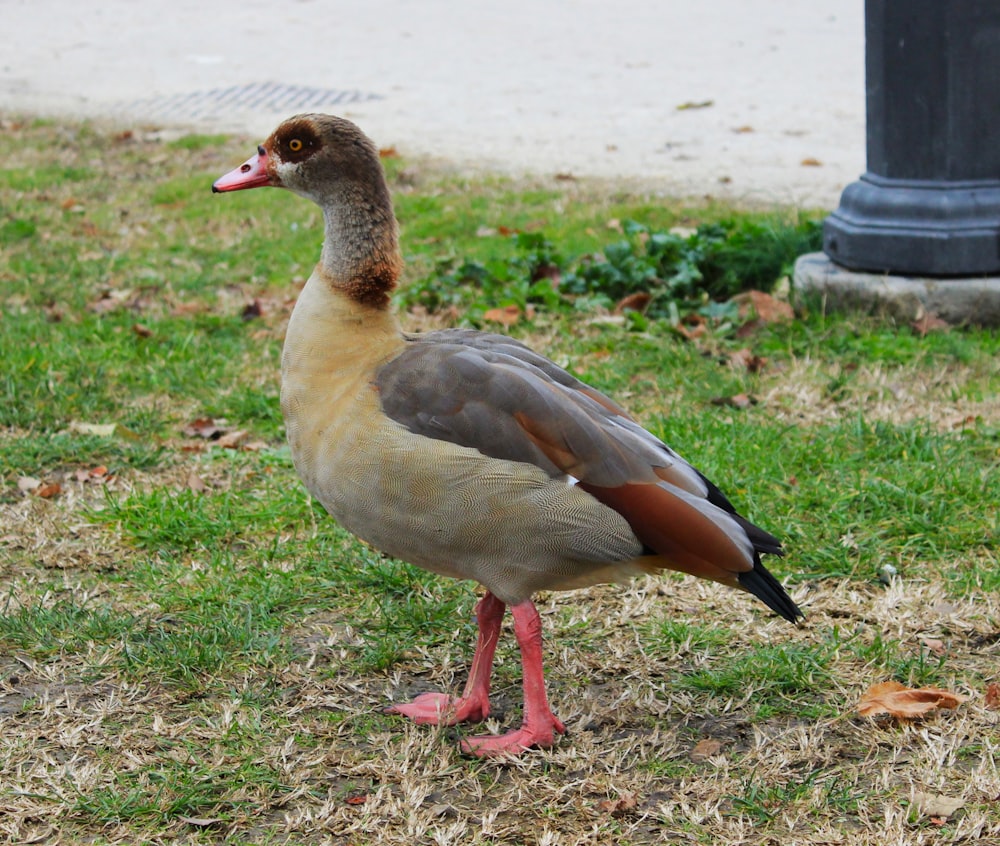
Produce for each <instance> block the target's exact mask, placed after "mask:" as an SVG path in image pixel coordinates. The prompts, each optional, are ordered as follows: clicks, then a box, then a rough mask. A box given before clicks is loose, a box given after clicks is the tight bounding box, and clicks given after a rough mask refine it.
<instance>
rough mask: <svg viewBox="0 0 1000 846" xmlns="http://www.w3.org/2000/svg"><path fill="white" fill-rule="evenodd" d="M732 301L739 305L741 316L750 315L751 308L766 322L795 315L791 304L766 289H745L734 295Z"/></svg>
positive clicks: (789, 318)
mask: <svg viewBox="0 0 1000 846" xmlns="http://www.w3.org/2000/svg"><path fill="white" fill-rule="evenodd" d="M732 301H733V302H734V303H737V304H738V305H739V307H740V317H741V318H743V319H746V318H747V317H749V316H750V311H751V309H752V310H753V311H754V313H755V314H756V315H757V317H758V318H760V319H761V320H763V321H764V322H765V323H780V322H781V321H783V320H792V319H793V318H794V317H795V312H794V311H793V310H792V307H791V305H790V304H788V303H786V302H785V301H784V300H779V299H778V298H777V297H773V296H771V295H770V294H767V293H765V292H764V291H744V292H743V293H742V294H737V295H736V296H735V297H733V298H732Z"/></svg>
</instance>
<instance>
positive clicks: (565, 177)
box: [556, 171, 576, 182]
mask: <svg viewBox="0 0 1000 846" xmlns="http://www.w3.org/2000/svg"><path fill="white" fill-rule="evenodd" d="M556 179H558V180H559V181H560V182H576V176H574V175H573V174H572V173H570V172H569V171H562V172H560V173H557V174H556Z"/></svg>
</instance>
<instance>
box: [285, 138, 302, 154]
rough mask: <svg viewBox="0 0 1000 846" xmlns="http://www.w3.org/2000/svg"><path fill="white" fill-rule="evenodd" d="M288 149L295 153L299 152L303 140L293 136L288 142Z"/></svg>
mask: <svg viewBox="0 0 1000 846" xmlns="http://www.w3.org/2000/svg"><path fill="white" fill-rule="evenodd" d="M288 149H289V150H291V151H292V152H293V153H297V152H298V151H299V150H301V149H302V142H301V141H299V139H298V138H293V139H292V140H291V141H289V142H288Z"/></svg>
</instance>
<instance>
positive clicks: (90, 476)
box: [73, 464, 111, 484]
mask: <svg viewBox="0 0 1000 846" xmlns="http://www.w3.org/2000/svg"><path fill="white" fill-rule="evenodd" d="M73 475H74V476H75V478H76V480H77V481H78V482H81V483H83V484H86V483H87V482H94V483H97V484H103V483H104V482H106V481H107V480H108V479H110V478H111V476H110V475H109V474H108V468H107V467H105V466H104V465H103V464H99V465H98V466H97V467H90V468H87V467H81V468H80V469H79V470H77V471H76V473H74V474H73Z"/></svg>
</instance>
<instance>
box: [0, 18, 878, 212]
mask: <svg viewBox="0 0 1000 846" xmlns="http://www.w3.org/2000/svg"><path fill="white" fill-rule="evenodd" d="M2 9H3V17H4V30H5V33H6V38H5V39H4V44H3V47H2V48H0V111H2V112H7V113H12V112H14V113H33V114H48V115H73V116H87V117H98V118H111V119H113V120H115V121H119V122H123V123H134V122H144V123H150V122H153V123H156V124H176V125H181V126H191V127H195V128H199V129H214V130H235V131H245V132H248V133H250V134H251V135H253V136H255V137H256V136H262V135H263V134H265V133H266V132H268V131H269V130H270V129H271V128H273V126H274V124H275V123H276V122H277V121H278V120H279V119H280V118H282V117H285V116H287V115H288V114H291V113H294V112H296V111H303V110H312V109H316V110H325V111H333V112H335V113H339V114H343V115H345V116H347V117H350V118H352V119H353V120H355V121H356V122H357V123H359V124H360V125H361V126H362V128H363V129H365V131H366V132H368V134H369V135H371V136H372V137H373V138H374V139H375V140H376V142H377V143H378V144H379V145H380V146H395V147H396V148H397V149H399V150H400V151H401V152H403V153H404V154H415V155H432V156H437V157H442V158H446V159H450V160H453V161H455V162H458V163H460V164H465V165H469V166H472V167H485V168H493V169H499V170H502V171H509V172H525V171H527V172H536V173H540V174H552V173H557V172H559V173H565V172H569V173H573V174H574V175H577V176H581V177H583V176H593V177H601V178H609V179H616V180H621V181H622V182H623V184H628V185H636V184H638V185H639V186H640V187H643V188H646V189H652V190H655V191H662V192H669V193H675V194H685V195H704V194H711V195H714V196H718V197H726V198H734V199H743V200H750V201H764V202H779V203H795V204H799V205H809V206H819V207H826V208H833V207H835V206H836V204H837V201H838V198H839V194H840V191H841V190H842V188H843V187H844V186H845V185H846V184H848V183H849V182H851V181H853V180H854V179H856V178H857V176H858V175H859V174H860V173H861V172H863V170H864V164H865V159H864V33H863V2H862V0H825V2H803V0H702V2H699V3H694V2H691V0H634V2H628V1H627V0H626V2H621V3H610V2H607V0H535V1H534V2H531V0H507V1H506V2H504V3H490V4H486V3H480V2H464V3H463V2H453V1H452V2H449V0H422V2H408V0H368V2H355V0H342V1H341V2H323V0H285V2H283V3H275V2H271V3H266V2H263V0H239V2H237V0H219V2H210V0H201V2H193V0H173V2H164V0H144V2H142V3H136V2H131V0H104V2H101V3H100V4H98V3H89V2H85V1H84V2H79V0H75V2H74V1H73V0H3V2H2Z"/></svg>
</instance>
